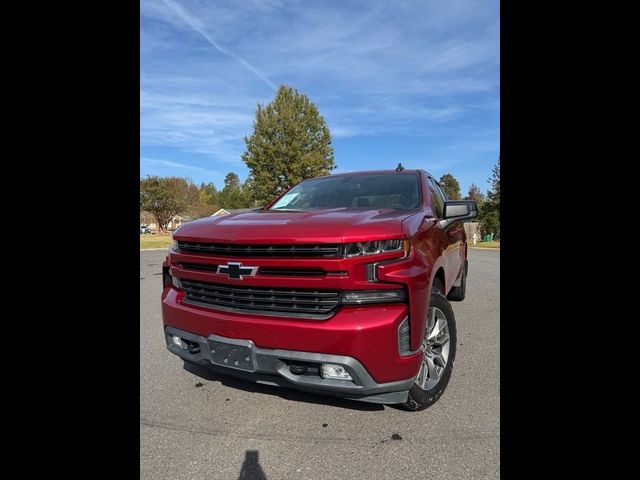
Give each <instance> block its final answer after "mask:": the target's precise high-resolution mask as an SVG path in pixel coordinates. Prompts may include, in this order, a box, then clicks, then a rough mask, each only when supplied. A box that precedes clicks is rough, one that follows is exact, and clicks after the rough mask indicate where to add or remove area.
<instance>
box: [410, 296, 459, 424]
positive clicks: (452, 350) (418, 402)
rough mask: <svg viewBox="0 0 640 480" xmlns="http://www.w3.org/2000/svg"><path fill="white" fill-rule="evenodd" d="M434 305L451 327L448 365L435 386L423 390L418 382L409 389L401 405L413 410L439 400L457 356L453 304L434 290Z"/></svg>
mask: <svg viewBox="0 0 640 480" xmlns="http://www.w3.org/2000/svg"><path fill="white" fill-rule="evenodd" d="M432 306H433V307H436V308H438V309H439V310H440V311H441V312H442V313H444V315H445V317H446V320H447V327H448V329H449V356H448V359H447V362H446V366H445V368H444V370H443V371H442V372H441V375H440V378H439V380H438V383H436V385H435V386H433V387H432V388H430V389H428V390H423V389H422V388H420V387H419V386H418V385H417V384H415V383H414V384H413V386H412V387H411V389H410V390H409V397H408V399H407V401H406V402H405V403H401V404H400V405H399V406H400V407H401V408H402V409H404V410H409V411H411V412H418V411H420V410H424V409H425V408H428V407H430V406H431V405H433V404H434V403H435V402H437V401H438V399H439V398H440V397H441V396H442V394H443V393H444V391H445V389H446V388H447V384H448V383H449V379H450V378H451V370H452V369H453V363H454V361H455V357H456V344H457V335H456V321H455V316H454V314H453V309H452V308H451V304H450V303H449V301H448V300H447V298H446V297H445V296H444V295H443V294H442V293H441V292H439V291H432V292H431V299H430V300H429V307H432Z"/></svg>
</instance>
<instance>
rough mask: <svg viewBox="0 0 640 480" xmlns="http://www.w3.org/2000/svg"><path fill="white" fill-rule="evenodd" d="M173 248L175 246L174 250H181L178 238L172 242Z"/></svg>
mask: <svg viewBox="0 0 640 480" xmlns="http://www.w3.org/2000/svg"><path fill="white" fill-rule="evenodd" d="M171 248H173V251H174V252H179V251H180V250H179V249H178V241H177V240H174V241H173V243H172V245H171Z"/></svg>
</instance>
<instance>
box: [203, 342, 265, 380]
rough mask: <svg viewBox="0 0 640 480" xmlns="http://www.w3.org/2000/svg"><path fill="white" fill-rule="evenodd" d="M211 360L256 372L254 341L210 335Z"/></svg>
mask: <svg viewBox="0 0 640 480" xmlns="http://www.w3.org/2000/svg"><path fill="white" fill-rule="evenodd" d="M209 350H210V351H211V362H212V363H213V364H214V365H219V366H221V367H227V368H234V369H236V370H244V371H246V372H255V358H254V352H253V342H252V341H250V340H237V339H235V338H224V337H218V336H217V335H211V336H209Z"/></svg>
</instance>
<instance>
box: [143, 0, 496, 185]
mask: <svg viewBox="0 0 640 480" xmlns="http://www.w3.org/2000/svg"><path fill="white" fill-rule="evenodd" d="M499 32H500V17H499V2H498V1H493V0H491V1H473V0H464V1H462V0H445V1H441V0H424V1H417V0H412V1H401V0H400V1H393V2H389V1H372V0H365V1H310V0H309V1H302V0H299V1H295V0H287V1H285V0H242V1H237V0H235V1H225V0H216V1H211V0H209V1H207V0H142V1H141V3H140V173H141V176H146V175H148V174H149V175H162V176H164V175H176V176H182V177H189V178H191V179H192V180H193V181H194V182H196V183H200V182H203V181H204V182H213V183H214V184H215V185H216V187H217V188H219V189H220V188H222V185H223V180H224V176H225V175H226V174H227V173H228V172H230V171H233V172H236V173H237V174H238V175H239V176H240V180H242V181H244V180H245V179H246V177H247V175H248V173H249V172H248V169H247V168H246V166H245V165H244V163H243V162H242V160H241V158H240V155H241V153H242V152H243V151H244V148H245V144H244V141H243V137H244V136H245V135H249V134H251V131H252V124H253V117H254V113H255V109H256V104H257V103H262V104H265V103H268V102H269V101H271V100H272V99H273V97H274V95H275V90H276V88H277V86H278V85H280V84H286V85H290V86H292V87H294V88H296V89H298V91H300V92H301V93H304V94H305V95H307V96H309V98H310V99H311V101H313V102H314V103H315V104H316V105H317V106H318V109H319V110H320V113H321V114H322V115H323V117H324V118H325V120H326V121H327V124H328V126H329V129H330V131H331V134H332V137H333V147H334V149H335V159H336V164H337V167H338V168H337V169H336V170H334V172H335V173H339V172H348V171H355V170H369V169H385V168H395V166H396V165H397V164H398V162H402V164H403V165H404V166H405V167H406V168H423V169H426V170H428V171H429V172H431V173H432V174H434V175H436V176H437V177H440V176H441V175H442V174H444V173H451V174H453V175H454V176H455V177H456V178H457V179H458V181H459V182H460V185H461V189H462V193H463V195H465V194H466V191H467V189H468V187H469V185H470V184H471V183H472V182H475V183H476V184H477V185H478V186H479V187H480V188H481V189H482V190H483V191H486V190H487V189H488V188H489V184H488V183H487V179H488V178H489V177H490V176H491V168H492V167H493V165H494V164H495V163H496V162H497V159H498V154H499V146H500V115H499V114H500V75H499V74H500V72H499V67H500V45H499V39H500V37H499Z"/></svg>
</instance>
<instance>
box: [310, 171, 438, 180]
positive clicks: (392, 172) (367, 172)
mask: <svg viewBox="0 0 640 480" xmlns="http://www.w3.org/2000/svg"><path fill="white" fill-rule="evenodd" d="M418 172H422V173H424V174H427V175H429V176H433V175H431V174H429V173H428V172H427V171H425V170H422V169H415V170H410V169H404V170H401V171H400V172H397V171H396V170H395V169H394V170H364V171H355V172H342V173H332V174H329V175H322V177H340V176H343V175H371V174H380V173H390V174H403V173H418ZM316 178H320V177H316Z"/></svg>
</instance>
